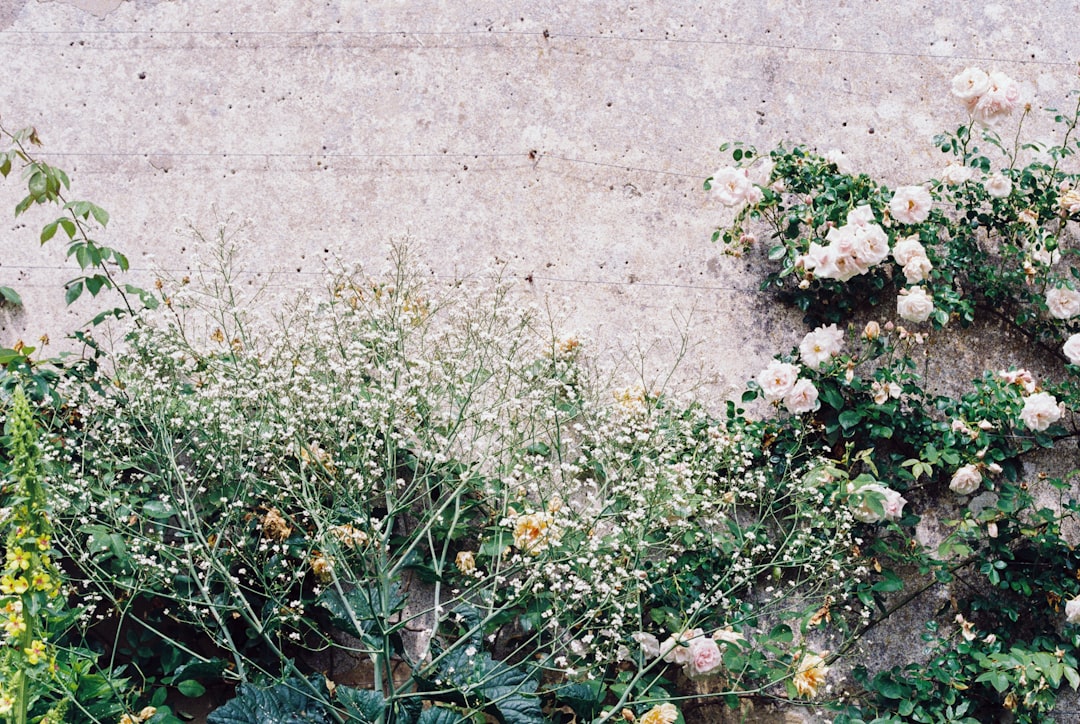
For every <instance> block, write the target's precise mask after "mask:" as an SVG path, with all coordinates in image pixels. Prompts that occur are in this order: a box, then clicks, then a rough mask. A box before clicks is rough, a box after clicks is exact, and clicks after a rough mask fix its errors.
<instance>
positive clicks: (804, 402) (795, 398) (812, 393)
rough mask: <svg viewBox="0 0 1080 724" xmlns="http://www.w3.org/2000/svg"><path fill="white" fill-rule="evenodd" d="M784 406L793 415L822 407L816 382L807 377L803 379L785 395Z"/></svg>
mask: <svg viewBox="0 0 1080 724" xmlns="http://www.w3.org/2000/svg"><path fill="white" fill-rule="evenodd" d="M784 407H786V408H787V411H788V412H790V413H791V414H792V415H802V414H804V413H807V412H813V411H814V410H816V409H818V408H819V407H821V401H820V400H818V391H817V388H816V387H814V383H813V382H811V381H810V380H807V379H801V380H799V381H798V382H796V383H795V385H794V386H793V387H792V388H791V392H789V393H787V394H786V395H784Z"/></svg>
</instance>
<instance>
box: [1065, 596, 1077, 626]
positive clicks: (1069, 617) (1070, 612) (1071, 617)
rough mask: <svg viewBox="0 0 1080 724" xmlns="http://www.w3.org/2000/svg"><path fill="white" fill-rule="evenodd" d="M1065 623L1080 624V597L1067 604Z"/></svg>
mask: <svg viewBox="0 0 1080 724" xmlns="http://www.w3.org/2000/svg"><path fill="white" fill-rule="evenodd" d="M1065 622H1066V623H1080V597H1077V598H1070V599H1069V600H1068V601H1066V602H1065Z"/></svg>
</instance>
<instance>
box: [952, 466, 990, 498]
mask: <svg viewBox="0 0 1080 724" xmlns="http://www.w3.org/2000/svg"><path fill="white" fill-rule="evenodd" d="M981 484H982V473H980V472H979V469H978V468H977V467H975V466H974V465H965V466H964V467H962V468H960V469H959V470H957V471H956V472H955V473H953V476H952V481H951V482H950V483H949V490H951V491H953V492H954V493H956V494H957V495H971V494H972V493H974V492H975V491H976V490H978V489H979V486H980V485H981Z"/></svg>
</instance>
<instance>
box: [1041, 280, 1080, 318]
mask: <svg viewBox="0 0 1080 724" xmlns="http://www.w3.org/2000/svg"><path fill="white" fill-rule="evenodd" d="M1046 306H1047V308H1048V309H1049V310H1050V316H1051V317H1054V318H1055V319H1072V318H1073V317H1075V316H1076V315H1077V314H1080V292H1078V291H1076V290H1075V289H1069V288H1068V287H1054V288H1053V289H1051V290H1050V291H1048V292H1047V293H1046Z"/></svg>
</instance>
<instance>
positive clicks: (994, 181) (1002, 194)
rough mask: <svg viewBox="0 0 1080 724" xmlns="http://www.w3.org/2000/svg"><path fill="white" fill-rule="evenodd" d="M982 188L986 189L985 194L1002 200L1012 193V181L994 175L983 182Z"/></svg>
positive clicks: (999, 175)
mask: <svg viewBox="0 0 1080 724" xmlns="http://www.w3.org/2000/svg"><path fill="white" fill-rule="evenodd" d="M983 188H984V189H986V193H987V194H989V195H990V196H993V197H994V198H995V199H1004V198H1006V197H1008V195H1009V194H1011V193H1012V181H1010V180H1009V179H1007V178H1006V177H1004V176H1002V175H1001V174H1000V173H996V174H994V175H993V176H991V177H990V178H988V179H986V180H985V181H983Z"/></svg>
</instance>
